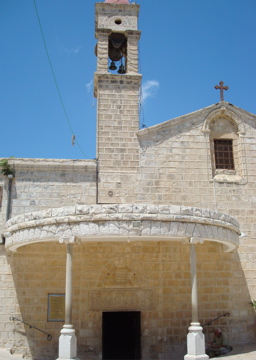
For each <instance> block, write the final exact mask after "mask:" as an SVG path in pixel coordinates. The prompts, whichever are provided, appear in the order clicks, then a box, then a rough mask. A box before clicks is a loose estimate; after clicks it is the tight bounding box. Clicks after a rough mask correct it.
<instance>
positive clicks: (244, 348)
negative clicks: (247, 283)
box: [0, 343, 256, 360]
mask: <svg viewBox="0 0 256 360" xmlns="http://www.w3.org/2000/svg"><path fill="white" fill-rule="evenodd" d="M214 359H216V360H217V359H218V360H222V359H223V360H256V343H255V344H246V345H236V346H234V348H233V350H232V351H231V352H230V353H229V354H227V355H225V356H218V357H217V358H214ZM0 360H22V357H21V356H19V355H15V354H14V355H12V354H10V352H9V351H7V350H5V349H0ZM53 360H55V359H53ZM177 360H183V359H177Z"/></svg>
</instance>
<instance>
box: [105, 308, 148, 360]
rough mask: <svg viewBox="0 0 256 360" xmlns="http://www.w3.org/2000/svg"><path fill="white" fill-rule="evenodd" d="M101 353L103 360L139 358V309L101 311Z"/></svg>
mask: <svg viewBox="0 0 256 360" xmlns="http://www.w3.org/2000/svg"><path fill="white" fill-rule="evenodd" d="M102 355H103V359H104V360H107V359H109V360H124V359H125V360H128V359H129V360H135V359H136V360H139V359H141V343H140V312H139V311H122V312H104V313H102Z"/></svg>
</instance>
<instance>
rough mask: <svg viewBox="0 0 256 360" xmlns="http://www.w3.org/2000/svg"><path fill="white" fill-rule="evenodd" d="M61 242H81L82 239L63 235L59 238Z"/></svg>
mask: <svg viewBox="0 0 256 360" xmlns="http://www.w3.org/2000/svg"><path fill="white" fill-rule="evenodd" d="M59 243H60V244H66V245H67V244H79V243H80V240H78V239H77V238H76V237H75V236H62V237H60V238H59Z"/></svg>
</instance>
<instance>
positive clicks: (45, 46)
mask: <svg viewBox="0 0 256 360" xmlns="http://www.w3.org/2000/svg"><path fill="white" fill-rule="evenodd" d="M33 2H34V7H35V11H36V16H37V20H38V24H39V28H40V32H41V36H42V39H43V44H44V48H45V52H46V55H47V59H48V62H49V65H50V68H51V72H52V76H53V80H54V83H55V86H56V89H57V93H58V96H59V99H60V103H61V106H62V109H63V111H64V114H65V117H66V120H67V123H68V126H69V128H70V130H71V133H72V145H73V139H75V141H76V144H77V145H78V147H79V149H80V151H81V153H82V154H83V155H84V156H85V157H87V156H86V154H85V153H84V151H83V149H82V148H81V146H80V144H79V142H78V141H77V139H76V136H75V134H74V131H73V129H72V126H71V123H70V120H69V116H68V113H67V111H66V108H65V105H64V102H63V99H62V96H61V92H60V88H59V85H58V82H57V78H56V76H55V72H54V69H53V65H52V61H51V58H50V55H49V51H48V48H47V45H46V41H45V36H44V32H43V27H42V24H41V20H40V16H39V12H38V9H37V5H36V0H33Z"/></svg>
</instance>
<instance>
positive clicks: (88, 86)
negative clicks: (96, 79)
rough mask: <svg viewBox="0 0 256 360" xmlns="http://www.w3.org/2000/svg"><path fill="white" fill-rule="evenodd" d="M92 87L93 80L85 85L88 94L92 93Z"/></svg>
mask: <svg viewBox="0 0 256 360" xmlns="http://www.w3.org/2000/svg"><path fill="white" fill-rule="evenodd" d="M92 85H93V79H92V80H91V81H90V82H89V83H88V84H86V85H85V86H86V89H87V92H88V93H89V92H90V91H91V89H92Z"/></svg>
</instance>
